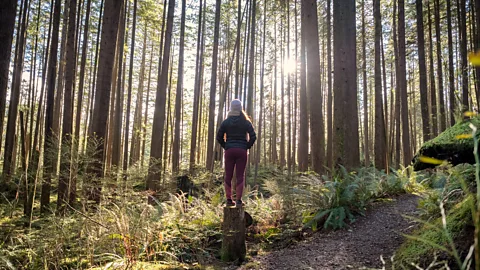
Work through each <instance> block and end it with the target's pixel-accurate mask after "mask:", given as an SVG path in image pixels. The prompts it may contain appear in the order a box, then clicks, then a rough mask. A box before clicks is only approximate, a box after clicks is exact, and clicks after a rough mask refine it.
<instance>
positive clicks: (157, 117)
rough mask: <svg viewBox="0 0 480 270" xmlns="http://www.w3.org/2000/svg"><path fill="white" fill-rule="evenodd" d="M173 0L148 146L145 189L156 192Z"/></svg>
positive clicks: (172, 7) (169, 0) (170, 2)
mask: <svg viewBox="0 0 480 270" xmlns="http://www.w3.org/2000/svg"><path fill="white" fill-rule="evenodd" d="M174 11H175V0H168V13H167V25H166V27H167V29H166V32H165V46H164V49H163V57H162V61H161V67H160V66H159V68H158V73H159V76H158V77H159V80H158V83H157V93H156V100H155V110H154V114H153V127H152V143H151V146H150V167H149V169H148V178H147V189H148V190H150V191H151V192H156V191H157V190H158V187H159V185H158V184H159V182H160V173H161V159H162V152H163V131H164V130H163V125H164V124H165V102H166V93H167V83H168V67H169V65H170V47H171V44H172V28H173V16H174ZM159 62H160V61H159ZM153 202H154V200H153V197H149V203H153Z"/></svg>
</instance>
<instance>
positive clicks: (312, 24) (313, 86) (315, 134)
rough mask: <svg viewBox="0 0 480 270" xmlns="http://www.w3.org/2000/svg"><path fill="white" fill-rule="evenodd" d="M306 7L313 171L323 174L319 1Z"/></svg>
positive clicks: (323, 137)
mask: <svg viewBox="0 0 480 270" xmlns="http://www.w3.org/2000/svg"><path fill="white" fill-rule="evenodd" d="M304 5H305V7H304V8H305V48H306V51H307V91H308V93H309V95H310V134H311V141H312V142H313V143H312V144H311V155H312V169H313V170H314V171H316V172H317V173H321V172H322V171H323V166H324V160H325V150H324V143H325V135H324V126H323V106H322V103H323V99H322V88H321V84H322V82H321V79H320V78H321V74H320V52H319V43H318V16H317V1H315V0H306V1H304ZM355 100H356V98H355ZM282 106H283V104H282Z"/></svg>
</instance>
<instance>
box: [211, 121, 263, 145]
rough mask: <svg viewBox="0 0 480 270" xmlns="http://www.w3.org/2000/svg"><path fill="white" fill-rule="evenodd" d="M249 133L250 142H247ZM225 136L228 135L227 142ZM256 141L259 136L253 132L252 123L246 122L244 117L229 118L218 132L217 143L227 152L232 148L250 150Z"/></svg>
mask: <svg viewBox="0 0 480 270" xmlns="http://www.w3.org/2000/svg"><path fill="white" fill-rule="evenodd" d="M247 133H248V134H249V135H250V140H249V141H247ZM225 134H227V141H226V142H225V140H224V135H225ZM256 139H257V135H256V134H255V130H253V126H252V123H251V122H250V121H248V120H246V119H245V117H244V116H243V115H240V116H230V117H228V118H227V119H225V120H224V121H223V122H222V125H220V129H219V130H218V132H217V141H218V143H220V145H221V146H222V147H223V148H224V149H225V150H228V149H230V148H242V149H250V148H251V147H252V146H253V144H254V143H255V140H256Z"/></svg>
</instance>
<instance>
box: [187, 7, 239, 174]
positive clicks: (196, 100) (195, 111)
mask: <svg viewBox="0 0 480 270" xmlns="http://www.w3.org/2000/svg"><path fill="white" fill-rule="evenodd" d="M240 1H241V0H239V3H240ZM202 2H203V0H200V4H199V9H198V30H197V54H196V59H195V82H194V88H193V113H192V114H193V115H192V137H191V141H190V166H189V171H190V173H192V172H193V168H194V166H195V152H196V151H197V147H198V145H197V133H198V122H199V117H198V114H199V103H200V88H201V86H200V83H201V82H200V68H201V67H200V54H201V52H200V51H201V48H202V46H201V39H202V35H203V33H202V15H203V14H202V8H203V7H202ZM239 9H240V7H239ZM237 35H240V33H237ZM238 39H239V37H238V36H237V40H238ZM238 51H239V50H237V52H238ZM238 56H239V54H238V53H237V57H238ZM236 61H237V63H236V65H237V67H236V73H235V91H236V95H235V96H236V97H237V96H238V89H239V86H238V75H239V74H238V72H239V71H238V58H237V59H236Z"/></svg>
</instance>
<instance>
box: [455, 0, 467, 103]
mask: <svg viewBox="0 0 480 270" xmlns="http://www.w3.org/2000/svg"><path fill="white" fill-rule="evenodd" d="M457 3H458V12H459V14H458V15H459V16H458V18H459V22H458V27H459V34H460V72H461V73H460V74H461V82H462V105H463V108H462V111H468V110H469V98H468V94H469V93H468V61H467V14H466V2H465V0H459V1H458V0H457Z"/></svg>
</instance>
